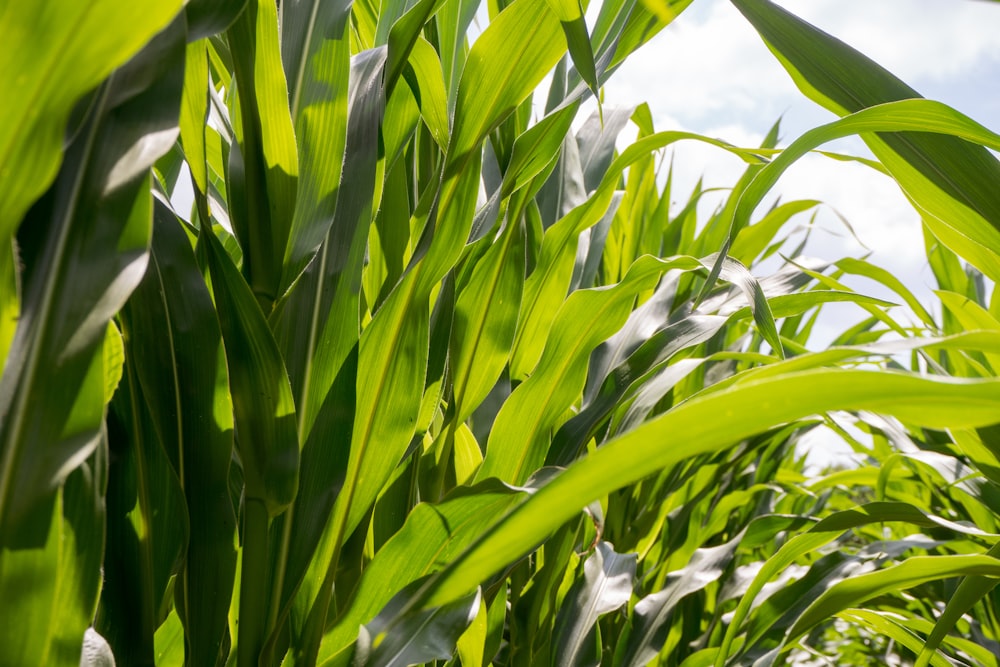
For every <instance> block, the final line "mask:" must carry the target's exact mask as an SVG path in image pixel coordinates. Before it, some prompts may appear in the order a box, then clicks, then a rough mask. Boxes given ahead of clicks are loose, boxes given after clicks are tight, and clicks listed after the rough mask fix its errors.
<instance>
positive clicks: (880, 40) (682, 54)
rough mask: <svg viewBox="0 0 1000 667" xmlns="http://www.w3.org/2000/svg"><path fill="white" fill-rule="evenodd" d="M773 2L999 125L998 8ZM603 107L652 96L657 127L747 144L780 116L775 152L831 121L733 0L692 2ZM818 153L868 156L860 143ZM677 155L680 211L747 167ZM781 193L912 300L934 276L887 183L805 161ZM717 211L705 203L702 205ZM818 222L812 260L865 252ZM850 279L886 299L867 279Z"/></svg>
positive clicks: (631, 65)
mask: <svg viewBox="0 0 1000 667" xmlns="http://www.w3.org/2000/svg"><path fill="white" fill-rule="evenodd" d="M780 4H782V5H784V6H786V7H787V8H788V9H789V10H790V11H792V12H794V13H796V14H798V15H800V16H802V17H803V18H804V19H805V20H807V21H809V22H811V23H813V24H814V25H816V26H818V27H820V28H821V29H823V30H825V31H827V32H829V33H831V34H833V35H835V36H837V37H839V38H840V39H842V40H844V41H845V42H847V43H848V44H850V45H852V46H854V47H855V48H857V49H859V50H861V51H862V52H864V53H866V54H867V55H869V56H870V57H872V58H873V59H874V60H876V61H877V62H879V63H880V64H882V65H883V66H884V67H886V68H887V69H889V70H890V71H892V72H894V73H895V74H896V75H897V76H899V77H900V78H902V79H904V80H906V81H907V82H908V83H910V84H911V85H913V86H914V87H915V88H917V89H918V90H921V91H923V92H925V94H929V95H932V96H933V95H935V94H936V95H937V96H938V98H939V99H943V100H944V101H945V102H948V103H949V104H952V105H953V106H955V107H956V108H959V109H960V110H967V109H968V108H969V107H970V106H972V107H974V108H977V109H978V110H979V114H978V115H980V119H981V120H983V121H984V122H985V123H986V124H987V125H994V126H995V125H996V124H997V123H996V122H995V121H993V122H991V118H990V117H989V114H992V112H993V109H1000V95H998V93H997V92H994V90H993V87H992V80H991V78H990V76H989V75H990V74H992V75H993V76H996V74H997V72H1000V40H997V39H996V26H998V25H1000V5H996V4H994V3H987V2H974V1H972V0H964V1H957V2H942V1H941V0H879V2H872V1H871V0H780ZM984 75H986V79H985V80H984V79H983V77H984ZM977 77H978V80H977ZM606 100H607V103H608V104H615V105H634V104H638V103H640V102H642V101H647V102H648V103H649V105H650V108H651V110H652V112H653V117H654V120H655V124H656V127H657V129H659V130H666V129H682V130H688V131H692V132H697V133H701V134H705V135H708V136H713V137H718V138H721V139H725V140H727V141H730V142H732V143H735V144H737V145H742V146H747V147H749V146H756V145H758V144H759V142H760V140H761V138H762V136H763V133H764V132H766V130H767V129H768V128H769V127H770V125H771V124H772V123H773V122H774V121H775V120H776V119H777V118H778V117H779V116H781V117H783V122H782V128H783V132H782V134H783V137H782V145H787V144H788V143H789V142H790V141H791V140H793V139H794V138H796V137H797V136H798V135H799V134H801V133H802V132H804V131H805V130H806V129H808V128H810V127H813V126H815V125H818V124H821V123H824V122H827V121H829V120H832V118H833V116H832V115H831V114H829V113H828V112H826V111H824V110H822V109H821V108H819V107H818V106H816V105H815V104H813V103H812V102H810V101H809V100H808V99H806V98H805V97H804V96H803V95H802V94H801V93H800V92H799V91H798V90H797V89H796V88H795V86H794V84H793V83H792V81H791V79H790V77H789V76H788V74H787V73H786V72H785V71H784V69H783V68H782V67H781V66H780V65H779V64H778V62H777V60H776V59H775V58H774V56H773V55H772V54H771V53H770V52H769V51H768V50H767V48H766V47H765V46H764V44H763V42H762V41H761V39H760V37H759V36H758V35H757V33H756V32H755V31H754V29H753V28H752V27H751V26H750V24H749V23H748V22H747V21H746V19H744V18H743V16H742V15H741V14H740V13H739V12H738V11H737V10H736V9H735V8H734V7H733V6H732V5H731V4H730V3H729V2H728V0H704V1H703V2H700V3H695V4H694V5H693V6H692V7H691V8H690V9H689V10H688V11H687V12H685V13H684V14H683V15H682V16H681V17H679V18H678V19H677V20H676V21H675V22H674V23H673V24H672V25H670V26H668V28H667V29H665V30H664V31H663V32H662V33H661V34H660V35H658V36H657V37H656V38H654V39H653V40H652V42H651V43H649V44H647V45H646V46H645V47H643V49H641V50H640V51H639V52H638V53H636V54H633V56H632V57H631V58H630V59H629V60H628V61H626V63H625V64H624V65H623V66H622V68H621V69H620V70H619V71H618V72H617V73H616V74H615V76H614V77H613V78H612V80H611V81H610V82H608V84H607V86H606ZM967 112H969V111H967ZM984 112H985V113H984ZM984 115H985V118H984V117H983V116H984ZM994 117H995V116H994ZM824 148H826V149H828V150H837V151H840V152H843V153H850V154H854V155H868V152H867V150H866V148H865V147H864V145H863V143H862V142H861V141H860V140H859V139H857V138H852V139H849V140H844V141H841V142H837V143H836V144H833V145H829V146H825V147H824ZM673 151H674V158H675V159H674V165H675V172H674V173H675V183H676V189H675V192H676V193H677V194H676V196H675V198H676V199H678V200H679V202H678V203H679V204H683V202H684V199H686V196H687V193H688V192H690V189H691V188H692V187H693V185H694V183H695V182H696V181H697V179H698V178H699V177H700V176H704V179H705V186H706V187H728V186H731V185H733V183H735V181H736V179H737V178H738V177H739V174H740V173H741V172H742V170H743V168H744V165H743V163H742V162H741V161H740V160H739V159H737V158H735V157H733V156H731V155H729V154H727V153H725V152H724V151H721V150H718V149H715V148H712V147H709V146H705V145H701V144H696V143H693V142H684V143H681V144H678V145H677V146H676V147H675V148H673ZM779 194H780V196H781V197H782V200H783V201H789V200H791V199H803V198H808V199H819V200H821V201H824V202H826V203H827V204H829V206H831V207H833V208H835V209H836V210H837V211H839V212H840V213H841V214H843V215H844V217H845V218H847V220H848V221H849V222H850V223H851V224H852V225H853V226H854V228H855V230H856V231H857V233H858V236H859V237H860V238H861V240H862V242H863V243H864V244H865V245H866V246H867V247H868V248H869V249H871V250H872V251H874V254H873V256H872V258H871V260H872V261H873V262H874V263H876V264H878V265H880V266H883V267H885V268H887V269H889V270H890V271H892V272H893V273H894V274H895V275H897V276H898V277H899V278H900V279H902V280H903V281H904V282H905V283H906V284H907V285H908V286H909V287H910V288H911V289H913V290H914V292H916V293H917V294H918V295H924V296H927V295H928V293H927V287H926V285H927V284H929V283H930V282H931V280H930V277H929V273H928V271H927V269H926V260H925V259H924V252H923V238H922V235H921V231H920V221H919V217H918V215H917V214H916V212H915V211H914V210H913V209H912V208H911V207H910V206H909V204H908V203H907V201H906V200H905V198H904V197H903V196H902V194H901V193H900V192H899V190H898V188H897V187H896V185H895V184H894V183H893V182H892V181H891V180H890V179H888V178H886V177H885V176H883V175H881V174H878V173H876V172H874V171H872V170H870V169H868V168H867V167H864V166H862V165H859V164H854V163H843V162H836V161H833V160H830V159H828V158H824V157H821V156H809V157H806V158H804V159H803V160H801V161H800V162H799V163H797V164H796V165H794V166H793V167H792V168H791V169H790V171H789V172H788V173H787V174H786V175H785V176H784V177H783V178H782V179H781V181H780V182H779V183H778V185H777V186H776V188H775V190H774V192H773V193H772V196H777V195H779ZM714 201H718V199H716V200H714ZM712 205H713V204H712V203H711V200H709V201H708V202H706V206H709V207H710V206H712ZM703 209H704V207H703ZM709 210H710V209H709ZM707 212H708V211H705V213H706V214H707ZM819 220H820V224H821V227H823V228H826V229H829V230H831V231H834V232H836V234H833V233H822V232H820V233H814V234H813V237H812V241H811V242H810V246H809V248H808V251H809V252H810V253H811V254H814V255H816V256H820V257H823V258H825V259H830V260H835V259H839V258H841V257H844V256H848V255H852V256H858V255H860V254H862V253H864V252H866V251H865V249H864V248H862V247H861V246H859V245H858V244H857V243H856V242H855V241H854V240H853V239H852V238H851V237H850V235H849V234H847V233H845V232H844V230H843V227H842V226H841V225H840V223H839V222H838V220H837V218H836V216H835V215H834V214H832V213H831V212H830V211H829V210H827V211H824V212H822V213H821V214H820V216H819ZM803 222H804V220H803ZM850 284H852V285H854V286H856V287H858V288H859V289H863V290H864V291H866V292H868V293H874V294H875V295H879V296H886V294H885V292H884V291H881V290H879V289H875V288H872V287H871V284H870V283H867V284H865V283H864V281H861V282H858V281H855V282H851V283H850Z"/></svg>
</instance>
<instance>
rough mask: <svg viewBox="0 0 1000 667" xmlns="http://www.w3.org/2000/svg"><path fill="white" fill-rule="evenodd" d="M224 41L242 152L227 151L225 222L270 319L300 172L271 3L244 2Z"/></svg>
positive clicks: (275, 18) (287, 240) (287, 239)
mask: <svg viewBox="0 0 1000 667" xmlns="http://www.w3.org/2000/svg"><path fill="white" fill-rule="evenodd" d="M227 35H228V37H229V46H230V51H231V52H232V57H233V66H234V68H235V69H234V75H235V76H234V79H235V82H236V88H237V92H238V95H239V110H240V125H239V127H238V130H237V135H238V138H239V140H240V143H239V149H238V150H233V151H232V153H230V172H229V178H230V179H231V180H232V181H233V182H232V183H231V184H230V185H231V187H232V190H231V191H230V193H229V196H230V201H229V206H230V216H231V218H232V222H233V229H234V230H235V231H236V236H237V238H239V240H240V246H241V247H242V248H243V274H244V275H245V276H246V277H247V282H249V284H250V286H251V288H252V291H253V293H254V295H255V296H256V297H257V299H258V301H259V302H260V304H261V308H262V309H263V310H264V311H265V313H270V310H271V307H272V306H273V304H274V301H275V299H277V298H278V297H279V296H280V284H281V273H282V267H283V264H284V257H285V252H286V249H287V246H288V243H289V234H290V231H291V226H292V220H293V215H294V210H295V197H296V180H297V177H298V169H299V168H298V154H297V150H296V144H295V131H294V130H293V126H292V118H291V115H290V112H289V108H288V86H287V84H286V82H285V74H284V71H283V70H282V67H281V52H280V47H279V39H278V16H277V9H276V6H275V4H274V3H273V2H271V1H270V0H248V2H247V5H246V8H245V9H244V10H243V12H242V13H241V14H240V16H239V18H238V19H237V20H236V22H235V23H234V24H233V25H232V26H231V27H230V28H229V31H228V32H227ZM235 148H236V147H235V145H234V149H235ZM239 167H241V168H239ZM235 198H240V201H238V202H234V201H233V200H234V199H235Z"/></svg>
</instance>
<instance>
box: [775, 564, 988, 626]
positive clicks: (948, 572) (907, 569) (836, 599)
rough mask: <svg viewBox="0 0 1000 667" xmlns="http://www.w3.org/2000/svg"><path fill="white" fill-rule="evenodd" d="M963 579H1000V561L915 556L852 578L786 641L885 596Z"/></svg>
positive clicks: (812, 608)
mask: <svg viewBox="0 0 1000 667" xmlns="http://www.w3.org/2000/svg"><path fill="white" fill-rule="evenodd" d="M963 575H966V576H968V575H978V576H988V577H1000V559H997V558H994V557H993V556H986V555H948V556H911V557H909V558H907V559H905V560H903V561H901V562H899V563H897V564H896V565H892V566H890V567H886V568H882V569H881V570H878V571H876V572H869V573H867V574H861V575H858V576H855V577H850V578H849V579H845V580H843V581H841V582H839V583H837V584H834V585H833V586H831V587H830V588H828V589H827V590H826V591H824V592H823V594H822V595H820V596H819V597H818V598H817V599H816V600H815V601H814V602H813V603H812V604H810V605H809V607H808V608H807V609H806V610H805V612H804V613H803V614H802V615H801V616H799V618H798V619H797V620H796V621H795V625H793V626H792V627H791V629H789V631H788V634H787V635H786V641H787V642H791V641H794V640H795V639H797V638H799V637H801V636H802V635H803V634H805V633H806V632H808V631H809V629H810V628H812V627H814V626H815V625H816V624H817V623H819V622H821V621H823V620H825V619H827V618H829V617H830V616H832V615H833V614H836V613H838V612H840V611H842V610H844V609H847V608H848V607H852V606H856V605H859V604H863V603H864V602H866V601H868V600H870V599H872V598H874V597H877V596H879V595H882V594H883V593H887V592H889V591H898V590H906V589H909V588H912V587H914V586H918V585H920V584H922V583H926V582H928V581H935V580H937V579H945V578H948V577H956V576H963Z"/></svg>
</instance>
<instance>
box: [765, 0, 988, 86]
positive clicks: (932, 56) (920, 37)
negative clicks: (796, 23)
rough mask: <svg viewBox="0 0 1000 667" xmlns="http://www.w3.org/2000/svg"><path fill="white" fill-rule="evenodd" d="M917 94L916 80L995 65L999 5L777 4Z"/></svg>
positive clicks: (862, 0) (897, 0) (926, 0)
mask: <svg viewBox="0 0 1000 667" xmlns="http://www.w3.org/2000/svg"><path fill="white" fill-rule="evenodd" d="M779 4H781V5H783V6H784V7H786V8H787V9H788V10H789V11H791V12H793V13H795V14H796V15H798V16H800V17H802V18H803V19H805V20H806V21H809V22H810V23H812V24H813V25H815V26H817V27H819V28H821V29H822V30H824V31H826V32H828V33H830V34H833V35H835V36H836V37H838V38H839V39H841V40H843V41H844V42H847V43H848V44H850V45H851V46H853V47H854V48H856V49H858V50H860V51H861V52H862V53H864V54H866V55H867V56H869V57H870V58H872V59H873V60H875V61H876V62H878V63H879V64H880V65H882V66H883V67H885V68H886V69H888V70H889V71H891V72H893V73H894V74H896V75H897V76H899V77H900V78H902V79H903V80H905V81H907V82H909V83H911V84H913V85H915V87H917V88H918V89H919V85H917V84H919V82H920V81H921V80H939V79H945V78H949V77H954V76H958V75H961V74H962V73H963V72H964V71H967V70H969V69H970V68H973V67H975V66H976V65H978V64H980V63H982V62H984V61H989V62H994V63H996V62H1000V40H997V38H996V29H997V26H998V25H1000V6H997V5H996V4H993V3H989V2H973V1H971V0H964V1H959V2H955V1H952V2H942V1H941V0H880V1H879V2H871V1H870V0H780V2H779Z"/></svg>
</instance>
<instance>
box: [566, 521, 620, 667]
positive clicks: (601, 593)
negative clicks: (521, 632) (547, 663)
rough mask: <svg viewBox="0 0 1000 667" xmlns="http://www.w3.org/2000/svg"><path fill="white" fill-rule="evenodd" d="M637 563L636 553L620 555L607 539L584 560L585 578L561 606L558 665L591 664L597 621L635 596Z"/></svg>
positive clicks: (571, 591)
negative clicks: (633, 591) (588, 652)
mask: <svg viewBox="0 0 1000 667" xmlns="http://www.w3.org/2000/svg"><path fill="white" fill-rule="evenodd" d="M637 562H638V555H637V554H620V553H617V552H615V550H614V547H613V545H611V544H609V543H608V542H604V541H603V540H602V541H601V542H598V543H597V548H596V549H594V551H593V553H592V554H591V555H590V557H589V558H587V560H586V561H584V563H583V577H582V578H579V579H577V580H576V581H575V582H574V583H573V586H572V587H571V588H570V589H569V591H567V593H566V597H564V598H563V601H562V603H561V605H560V607H559V614H558V616H557V617H556V625H555V637H554V641H555V655H557V656H558V659H559V664H563V665H586V664H592V660H591V657H592V656H589V655H587V648H588V647H593V646H594V644H595V639H596V632H597V628H596V623H597V620H598V619H599V618H600V617H601V616H603V615H604V614H608V613H610V612H612V611H614V610H616V609H619V608H620V607H623V606H624V605H625V604H626V603H627V602H628V601H629V598H631V597H632V586H633V583H634V581H635V570H636V564H637Z"/></svg>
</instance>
